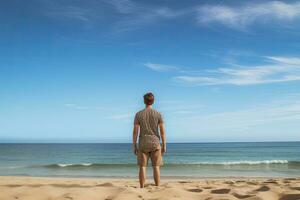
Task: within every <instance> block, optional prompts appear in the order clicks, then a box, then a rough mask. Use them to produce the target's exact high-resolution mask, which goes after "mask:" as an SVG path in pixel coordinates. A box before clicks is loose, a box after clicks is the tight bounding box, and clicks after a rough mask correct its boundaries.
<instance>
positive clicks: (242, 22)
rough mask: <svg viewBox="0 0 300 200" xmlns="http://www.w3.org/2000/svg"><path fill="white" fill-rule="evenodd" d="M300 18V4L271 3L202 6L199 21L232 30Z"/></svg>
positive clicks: (199, 10) (199, 11)
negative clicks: (220, 25) (272, 21)
mask: <svg viewBox="0 0 300 200" xmlns="http://www.w3.org/2000/svg"><path fill="white" fill-rule="evenodd" d="M299 17H300V2H294V3H293V2H291V3H287V2H282V1H269V2H266V3H256V4H254V3H253V4H246V5H242V6H222V5H206V6H202V7H200V8H199V9H198V16H197V20H198V22H199V23H200V24H208V23H221V24H223V25H225V26H228V27H231V28H236V29H245V28H246V27H247V26H249V25H251V24H253V23H254V22H257V23H264V22H267V21H271V20H277V21H279V22H280V21H291V20H294V19H296V18H299Z"/></svg>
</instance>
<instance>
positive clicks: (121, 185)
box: [0, 177, 300, 200]
mask: <svg viewBox="0 0 300 200" xmlns="http://www.w3.org/2000/svg"><path fill="white" fill-rule="evenodd" d="M138 186H139V185H138V181H137V180H136V179H83V178H35V177H0V200H10V199H14V200H16V199H19V200H23V199H24V200H52V199H53V200H54V199H55V200H56V199H57V200H72V199H74V200H96V199H97V200H122V199H123V200H135V199H138V200H143V199H144V200H158V199H166V200H171V199H185V200H187V199H192V200H193V199H195V200H196V199H197V200H200V199H207V200H209V199H211V200H212V199H216V200H217V199H218V200H221V199H247V200H259V199H266V200H273V199H280V200H295V199H300V178H286V179H278V178H274V179H269V178H223V179H221V178H220V179H207V178H206V179H193V180H188V179H182V180H175V179H168V180H166V179H163V180H162V183H161V186H159V187H156V186H154V185H153V184H152V180H151V179H148V184H146V187H145V188H143V189H140V188H139V187H138Z"/></svg>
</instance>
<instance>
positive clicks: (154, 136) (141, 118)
mask: <svg viewBox="0 0 300 200" xmlns="http://www.w3.org/2000/svg"><path fill="white" fill-rule="evenodd" d="M160 123H163V118H162V116H161V114H160V113H159V112H158V111H156V110H154V109H153V108H145V109H143V110H141V111H139V112H137V113H136V115H135V118H134V124H135V125H136V124H138V125H140V134H139V150H141V151H143V152H151V151H154V150H157V149H159V148H160V135H159V131H158V125H159V124H160Z"/></svg>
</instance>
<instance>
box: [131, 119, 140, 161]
mask: <svg viewBox="0 0 300 200" xmlns="http://www.w3.org/2000/svg"><path fill="white" fill-rule="evenodd" d="M139 128H140V125H138V124H135V125H134V127H133V134H132V136H133V137H132V148H133V152H134V154H135V155H137V153H138V148H137V145H136V142H137V137H138V133H139Z"/></svg>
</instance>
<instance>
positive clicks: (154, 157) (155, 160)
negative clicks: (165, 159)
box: [150, 149, 162, 186]
mask: <svg viewBox="0 0 300 200" xmlns="http://www.w3.org/2000/svg"><path fill="white" fill-rule="evenodd" d="M150 156H151V162H152V168H153V178H154V182H155V185H156V186H159V184H160V166H161V165H162V156H161V150H160V149H158V150H156V151H153V152H151V154H150Z"/></svg>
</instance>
